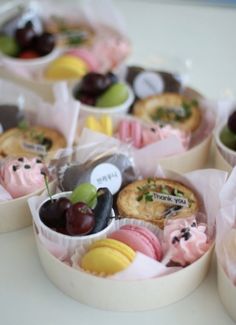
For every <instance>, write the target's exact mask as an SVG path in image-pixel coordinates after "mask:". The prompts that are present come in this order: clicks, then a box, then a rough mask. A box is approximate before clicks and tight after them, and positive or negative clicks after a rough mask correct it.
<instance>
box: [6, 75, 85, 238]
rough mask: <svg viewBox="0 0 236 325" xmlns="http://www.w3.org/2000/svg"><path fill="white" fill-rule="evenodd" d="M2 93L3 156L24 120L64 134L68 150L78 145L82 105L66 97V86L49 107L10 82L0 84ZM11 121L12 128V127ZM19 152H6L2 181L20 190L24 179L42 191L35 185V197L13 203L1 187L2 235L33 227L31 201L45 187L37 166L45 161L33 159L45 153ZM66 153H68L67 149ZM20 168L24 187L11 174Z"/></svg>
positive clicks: (58, 89)
mask: <svg viewBox="0 0 236 325" xmlns="http://www.w3.org/2000/svg"><path fill="white" fill-rule="evenodd" d="M0 89H1V94H2V96H1V105H0V116H1V132H2V134H1V135H0V138H1V140H0V142H1V153H3V148H7V147H8V146H7V147H5V146H3V142H6V141H9V140H7V139H6V136H5V135H6V134H9V132H12V130H18V123H19V122H21V123H22V119H23V120H24V121H27V122H30V124H31V125H41V126H43V127H46V128H47V129H51V128H52V129H56V130H58V131H59V132H60V134H61V137H63V139H65V142H64V144H65V146H66V147H67V148H68V147H71V146H72V144H73V141H74V135H75V130H76V120H77V118H78V113H79V103H78V102H76V101H74V100H73V99H70V98H67V97H66V95H65V94H66V93H65V92H64V91H63V89H64V87H63V84H60V85H59V84H58V85H57V86H56V87H55V89H54V90H55V103H54V104H49V103H46V102H44V101H43V100H42V99H41V98H40V97H38V96H37V95H35V94H34V93H32V92H30V91H28V90H26V89H24V88H22V87H20V86H17V85H15V84H12V83H10V82H7V81H3V80H0ZM63 94H64V95H63ZM68 107H69V108H70V111H69V113H68ZM1 113H2V114H1ZM13 116H14V117H15V119H14V118H13ZM16 117H17V118H16ZM9 121H10V124H9V123H8V122H9ZM62 121H63V124H62ZM13 122H14V123H13ZM10 135H11V134H10ZM22 141H23V140H22ZM12 146H13V143H12V144H11V145H10V148H11V147H12ZM39 147H40V146H39ZM59 147H60V146H59ZM59 147H58V149H59ZM17 148H18V146H17ZM24 148H25V147H24ZM27 148H28V147H27ZM18 149H19V150H20V153H17V152H16V151H13V152H9V157H4V156H5V155H6V154H7V153H6V152H5V151H4V156H3V155H1V162H0V165H2V166H3V165H4V164H5V161H6V166H5V167H2V168H4V170H5V171H4V174H2V176H1V177H3V175H4V177H7V178H6V182H7V183H9V179H10V183H12V184H13V187H14V186H15V187H16V188H17V187H19V189H21V188H22V187H23V185H24V183H25V181H24V179H25V180H27V181H26V183H28V184H29V186H30V185H32V184H33V183H35V184H38V187H37V185H36V187H35V185H34V188H35V189H37V190H36V191H35V190H34V193H32V194H27V195H23V196H20V195H19V196H18V195H17V196H15V197H17V198H15V199H12V198H11V196H9V193H8V192H6V189H4V188H3V187H2V186H1V191H0V192H1V193H0V198H1V200H0V201H1V202H0V232H7V231H13V230H17V229H20V228H23V227H26V226H29V225H30V224H31V217H30V211H29V209H28V206H27V199H28V198H29V197H31V196H32V195H35V194H36V193H40V192H41V191H42V189H43V188H44V185H43V186H42V180H40V183H39V182H38V178H39V177H40V174H39V172H40V171H39V168H37V166H36V165H37V163H39V164H41V160H38V161H37V159H36V158H33V160H34V159H35V160H36V162H33V160H32V157H37V156H39V155H40V153H42V152H39V151H33V152H32V151H31V150H32V148H30V151H27V150H28V149H26V151H23V152H24V153H23V152H22V151H21V150H22V148H21V145H20V146H19V148H18ZM33 149H34V150H36V149H38V146H37V145H35V146H34V148H33ZM40 149H41V147H40ZM58 149H57V150H56V151H52V152H50V156H51V158H52V157H55V156H57V155H59V154H60V152H61V149H60V150H58ZM4 150H5V149H4ZM24 150H25V149H24ZM63 150H65V148H64V149H63ZM63 150H62V151H63ZM27 153H28V154H29V156H30V157H31V158H29V157H28V158H23V157H24V156H26V155H27ZM16 155H17V157H16ZM19 155H20V156H19ZM22 158H23V159H22ZM12 159H13V160H12ZM14 159H15V160H14ZM17 159H18V160H17ZM10 160H12V161H13V162H12V163H10V164H9V165H8V167H7V164H8V161H10ZM24 161H27V162H24ZM29 162H30V163H29ZM35 163H36V164H35ZM12 164H13V165H12ZM31 164H32V165H31ZM18 167H19V170H18V171H17V173H18V172H20V173H21V176H20V179H21V180H22V182H23V183H22V185H20V184H21V183H18V181H19V179H18V176H16V178H14V177H13V176H14V175H10V174H11V172H12V173H14V170H16V169H17V168H18ZM6 168H8V169H6ZM9 168H10V169H9ZM11 168H12V170H11ZM13 169H14V170H13ZM33 170H34V172H36V174H35V178H36V179H35V182H33V181H34V180H33V179H32V178H31V177H33V176H30V173H31V172H32V173H33ZM2 173H3V170H2ZM8 174H9V175H8ZM9 177H10V178H9ZM41 178H42V175H41ZM7 179H8V181H7ZM37 182H38V183H37ZM14 184H15V185H14ZM43 184H44V182H43ZM8 185H9V184H8ZM39 187H41V189H38V188H39Z"/></svg>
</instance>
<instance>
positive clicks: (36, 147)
mask: <svg viewBox="0 0 236 325" xmlns="http://www.w3.org/2000/svg"><path fill="white" fill-rule="evenodd" d="M21 145H22V147H23V148H24V149H25V150H27V151H30V152H35V153H36V154H40V155H46V154H47V150H46V146H43V145H42V144H36V143H32V142H27V141H22V143H21Z"/></svg>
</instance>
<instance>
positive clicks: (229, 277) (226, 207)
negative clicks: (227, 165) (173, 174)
mask: <svg viewBox="0 0 236 325" xmlns="http://www.w3.org/2000/svg"><path fill="white" fill-rule="evenodd" d="M235 182H236V169H235V168H233V170H232V172H231V174H230V176H229V178H228V180H227V182H226V183H225V185H224V186H223V187H222V190H221V192H220V205H221V208H220V210H219V213H218V215H217V219H216V225H217V232H216V254H217V285H218V292H219V295H220V299H221V302H222V304H223V305H224V307H225V309H226V311H227V312H228V314H229V315H230V317H231V318H232V319H233V320H234V321H236V311H235V299H236V272H235V270H236V268H235V266H236V265H235V261H236V259H235V257H236V254H235V245H236V217H235V216H236V201H235V194H236V188H235Z"/></svg>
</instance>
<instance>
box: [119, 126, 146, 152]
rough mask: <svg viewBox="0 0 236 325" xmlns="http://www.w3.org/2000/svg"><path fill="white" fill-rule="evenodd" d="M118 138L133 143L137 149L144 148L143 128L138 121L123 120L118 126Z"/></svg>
mask: <svg viewBox="0 0 236 325" xmlns="http://www.w3.org/2000/svg"><path fill="white" fill-rule="evenodd" d="M118 138H119V139H120V140H121V141H123V142H131V143H132V144H133V146H134V147H135V148H141V146H142V126H141V124H140V123H139V122H138V121H129V120H122V121H120V123H119V126H118Z"/></svg>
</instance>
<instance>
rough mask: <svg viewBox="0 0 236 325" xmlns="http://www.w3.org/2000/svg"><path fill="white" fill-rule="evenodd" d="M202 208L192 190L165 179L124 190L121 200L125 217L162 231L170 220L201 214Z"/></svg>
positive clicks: (121, 210)
mask: <svg viewBox="0 0 236 325" xmlns="http://www.w3.org/2000/svg"><path fill="white" fill-rule="evenodd" d="M199 205H200V204H199V199H198V198H197V195H196V194H195V193H194V192H193V191H192V190H191V189H190V188H188V187H187V186H185V185H183V184H182V183H180V182H177V181H173V180H169V179H162V178H149V179H143V180H138V181H135V182H133V183H131V184H129V185H128V186H126V187H125V188H123V189H122V190H121V192H120V193H119V195H118V198H117V208H118V211H119V214H120V215H121V217H125V218H127V217H128V218H135V219H140V220H144V221H149V222H151V223H154V224H156V225H158V226H159V227H160V228H163V227H164V223H165V220H167V219H169V218H173V219H177V218H186V217H189V216H191V215H193V214H194V213H197V212H198V211H199Z"/></svg>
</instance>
